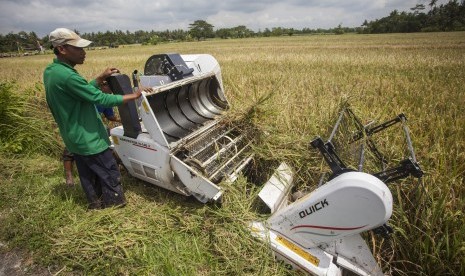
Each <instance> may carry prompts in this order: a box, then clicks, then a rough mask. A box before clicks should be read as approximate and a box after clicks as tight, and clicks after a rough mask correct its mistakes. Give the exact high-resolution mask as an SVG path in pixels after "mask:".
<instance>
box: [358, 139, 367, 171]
mask: <svg viewBox="0 0 465 276" xmlns="http://www.w3.org/2000/svg"><path fill="white" fill-rule="evenodd" d="M364 163H365V144H362V145H361V146H360V161H359V162H358V171H359V172H362V171H363V164H364Z"/></svg>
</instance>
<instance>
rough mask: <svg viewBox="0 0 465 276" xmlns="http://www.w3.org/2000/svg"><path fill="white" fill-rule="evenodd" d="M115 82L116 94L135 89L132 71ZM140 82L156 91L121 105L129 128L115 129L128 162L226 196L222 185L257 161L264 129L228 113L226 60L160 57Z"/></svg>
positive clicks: (195, 191) (184, 187) (170, 183)
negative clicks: (246, 124)
mask: <svg viewBox="0 0 465 276" xmlns="http://www.w3.org/2000/svg"><path fill="white" fill-rule="evenodd" d="M108 81H109V83H110V87H111V89H112V91H113V92H114V93H118V94H127V93H132V91H133V87H132V86H131V82H130V80H129V77H128V76H127V75H115V76H112V77H110V79H109V80H108ZM133 83H134V86H141V87H152V88H153V91H154V92H152V93H145V92H144V93H143V94H142V96H141V98H140V100H139V101H138V102H137V103H134V102H130V103H127V104H124V105H123V106H120V107H119V114H120V116H121V121H122V126H119V127H116V128H113V129H112V130H111V138H112V141H113V144H114V149H115V151H116V153H117V154H118V156H119V157H120V159H121V161H122V163H123V164H124V166H125V168H126V169H127V170H128V172H129V173H130V174H131V175H132V176H134V177H136V178H139V179H142V180H144V181H146V182H148V183H151V184H154V185H157V186H160V187H162V188H165V189H168V190H171V191H173V192H176V193H179V194H183V195H186V196H191V195H192V196H194V197H195V198H196V199H198V200H199V201H200V202H203V203H206V202H209V201H219V200H220V199H221V195H222V193H223V190H222V189H221V187H220V186H218V184H219V183H220V182H222V181H230V182H233V181H234V180H235V179H236V178H237V176H238V175H239V174H240V173H241V172H243V171H244V168H246V166H247V165H248V164H250V163H251V160H252V159H253V157H254V155H253V153H252V150H251V145H252V143H253V141H254V139H255V137H256V134H257V133H256V132H255V131H253V130H252V128H251V127H241V125H240V124H239V123H238V122H230V121H228V120H227V119H226V117H225V114H226V111H227V110H228V108H229V102H228V100H227V99H226V96H225V94H224V92H223V91H224V89H223V82H222V78H221V70H220V66H219V64H218V62H217V61H216V60H215V58H213V57H212V56H210V55H206V54H199V55H179V54H160V55H153V56H151V57H150V58H149V59H148V60H147V62H146V64H145V68H144V74H143V75H141V76H139V75H138V74H137V71H135V72H134V74H133ZM286 185H288V184H286ZM281 198H283V197H281ZM274 204H277V203H274Z"/></svg>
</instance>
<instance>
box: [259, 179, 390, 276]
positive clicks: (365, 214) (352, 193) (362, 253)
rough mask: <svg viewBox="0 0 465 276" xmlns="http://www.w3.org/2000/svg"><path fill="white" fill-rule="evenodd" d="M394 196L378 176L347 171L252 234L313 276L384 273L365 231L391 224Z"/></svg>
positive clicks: (280, 212) (287, 260)
mask: <svg viewBox="0 0 465 276" xmlns="http://www.w3.org/2000/svg"><path fill="white" fill-rule="evenodd" d="M391 214H392V195H391V192H390V191H389V189H388V187H387V186H386V185H385V184H384V183H383V182H382V181H381V180H379V179H378V178H376V177H374V176H372V175H370V174H366V173H363V172H347V173H343V174H341V175H339V176H337V177H335V178H334V179H332V180H330V181H328V182H327V183H326V184H324V185H323V186H321V187H319V188H318V189H316V190H314V191H313V192H311V193H309V194H308V195H306V196H304V197H303V198H301V199H299V200H298V201H296V202H294V203H292V204H290V205H288V206H286V207H283V208H281V209H280V210H278V211H276V212H275V213H274V214H273V215H272V216H271V217H270V218H269V219H268V220H267V221H266V222H265V223H258V222H255V223H253V224H252V232H253V233H254V234H255V235H256V236H257V237H260V238H262V239H264V240H267V241H268V242H269V243H270V244H271V247H272V249H273V250H274V252H275V254H276V257H277V258H279V259H282V260H284V261H285V262H287V263H289V264H290V265H292V266H293V267H294V268H296V269H298V270H302V271H304V272H307V273H309V274H312V275H342V274H341V273H342V271H343V270H344V269H347V270H350V271H352V272H354V273H356V274H358V275H382V271H381V269H380V268H379V267H378V265H377V263H376V261H375V260H374V258H373V255H372V253H371V251H370V250H369V248H368V247H367V245H366V243H365V242H364V240H363V239H362V238H361V236H360V233H362V232H364V231H367V230H371V229H374V228H376V227H378V226H381V225H383V224H384V223H386V222H387V220H388V219H389V218H390V216H391Z"/></svg>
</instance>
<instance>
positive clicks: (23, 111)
mask: <svg viewBox="0 0 465 276" xmlns="http://www.w3.org/2000/svg"><path fill="white" fill-rule="evenodd" d="M16 89H17V88H16V86H15V84H14V83H10V82H0V142H1V143H0V153H6V154H11V153H12V154H33V153H43V154H50V153H52V154H53V153H56V154H58V149H59V148H60V146H59V145H60V143H59V141H60V140H59V139H58V137H57V135H56V132H55V126H54V124H52V123H51V122H52V121H53V120H52V119H51V117H50V114H49V113H48V107H47V105H46V103H45V99H44V98H34V96H32V95H35V91H36V89H38V90H39V91H40V90H42V89H43V87H42V85H40V84H38V85H35V87H34V88H32V89H31V90H30V91H22V92H20V93H22V94H20V93H18V92H17V91H16Z"/></svg>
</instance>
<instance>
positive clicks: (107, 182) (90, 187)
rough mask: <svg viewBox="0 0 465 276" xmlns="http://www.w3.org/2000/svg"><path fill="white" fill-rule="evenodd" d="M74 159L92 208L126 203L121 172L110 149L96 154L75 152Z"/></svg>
mask: <svg viewBox="0 0 465 276" xmlns="http://www.w3.org/2000/svg"><path fill="white" fill-rule="evenodd" d="M74 160H75V161H76V167H77V169H78V172H79V179H80V180H81V185H82V188H83V189H84V193H85V194H86V197H87V201H88V202H89V208H90V209H99V208H106V207H110V206H120V205H124V204H126V199H125V197H124V191H123V187H122V186H121V174H120V172H119V169H118V165H117V164H116V161H115V158H114V157H113V154H112V151H111V150H110V149H107V150H105V151H103V152H101V153H98V154H94V155H79V154H74Z"/></svg>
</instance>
